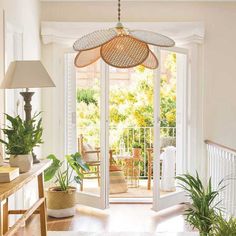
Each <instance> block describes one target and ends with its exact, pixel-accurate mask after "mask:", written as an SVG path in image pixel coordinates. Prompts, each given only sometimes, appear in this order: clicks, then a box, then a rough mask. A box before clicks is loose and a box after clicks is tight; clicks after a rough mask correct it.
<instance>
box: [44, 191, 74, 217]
mask: <svg viewBox="0 0 236 236" xmlns="http://www.w3.org/2000/svg"><path fill="white" fill-rule="evenodd" d="M75 204H76V188H75V187H70V188H69V189H68V191H60V189H59V187H52V188H49V189H48V191H47V208H48V215H49V216H52V217H56V218H62V217H69V216H73V215H74V214H75Z"/></svg>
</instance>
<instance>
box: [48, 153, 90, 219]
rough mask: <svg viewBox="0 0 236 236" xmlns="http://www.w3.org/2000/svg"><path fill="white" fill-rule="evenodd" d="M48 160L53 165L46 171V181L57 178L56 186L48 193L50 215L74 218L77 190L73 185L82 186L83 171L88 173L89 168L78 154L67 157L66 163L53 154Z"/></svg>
mask: <svg viewBox="0 0 236 236" xmlns="http://www.w3.org/2000/svg"><path fill="white" fill-rule="evenodd" d="M47 159H50V160H52V164H51V166H50V167H49V168H47V169H46V170H45V172H44V180H45V181H49V180H51V179H53V177H55V184H56V186H54V187H50V188H49V189H48V191H47V207H48V215H49V216H52V217H56V218H61V217H69V216H73V215H74V213H75V204H76V188H75V187H73V186H72V185H71V183H72V182H73V181H75V182H76V183H78V184H81V181H82V179H83V174H82V171H88V170H89V167H88V166H87V165H86V164H85V163H84V162H83V160H82V158H81V155H80V153H78V152H77V153H75V154H72V155H67V156H66V157H65V159H66V162H65V163H64V161H60V160H59V159H57V158H56V156H55V155H53V154H51V155H49V156H48V157H47ZM64 164H65V165H64Z"/></svg>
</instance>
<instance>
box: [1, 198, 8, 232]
mask: <svg viewBox="0 0 236 236" xmlns="http://www.w3.org/2000/svg"><path fill="white" fill-rule="evenodd" d="M7 231H8V199H5V200H4V201H2V202H0V236H2V235H4V234H5V233H6V232H7Z"/></svg>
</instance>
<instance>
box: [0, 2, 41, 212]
mask: <svg viewBox="0 0 236 236" xmlns="http://www.w3.org/2000/svg"><path fill="white" fill-rule="evenodd" d="M0 9H4V10H5V21H6V23H9V24H11V25H12V26H13V27H14V28H16V29H19V30H20V31H22V33H23V58H22V59H24V60H38V59H40V57H41V44H40V33H39V26H40V3H39V0H1V1H0ZM1 33H2V29H1ZM0 43H1V40H0ZM1 45H2V44H1ZM0 54H1V55H0V68H1V69H0V72H1V74H0V82H1V81H2V79H3V72H2V70H3V65H4V64H3V59H4V57H3V49H2V48H1V47H0ZM1 95H2V96H1V97H0V100H1V103H0V104H3V94H1ZM32 105H33V108H34V110H37V111H40V110H41V98H40V91H37V94H35V95H34V98H33V103H32ZM2 108H3V106H1V110H0V112H1V113H0V116H1V117H2V115H3V110H2ZM35 184H36V183H29V184H28V185H27V187H25V188H24V191H19V192H18V194H17V198H16V199H14V198H11V199H10V207H12V208H14V207H19V208H24V207H27V206H29V205H32V203H33V201H34V199H35V198H36V194H37V192H36V191H35V186H36V185H35Z"/></svg>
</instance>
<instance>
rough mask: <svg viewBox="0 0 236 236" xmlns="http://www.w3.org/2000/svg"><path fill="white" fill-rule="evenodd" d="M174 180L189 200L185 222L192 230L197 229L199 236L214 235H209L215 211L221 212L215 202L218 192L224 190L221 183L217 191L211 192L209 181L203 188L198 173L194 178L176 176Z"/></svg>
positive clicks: (190, 176) (188, 175)
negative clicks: (177, 181)
mask: <svg viewBox="0 0 236 236" xmlns="http://www.w3.org/2000/svg"><path fill="white" fill-rule="evenodd" d="M176 179H177V180H179V181H180V184H179V185H180V187H181V188H182V189H184V190H185V191H186V193H187V196H188V197H189V198H190V200H191V204H190V205H189V204H186V205H187V207H188V208H187V210H186V212H185V215H186V221H187V222H188V223H189V224H190V225H191V226H192V227H193V228H196V229H198V230H199V233H200V235H201V236H208V235H215V234H211V233H212V230H213V227H214V222H215V219H216V217H217V214H216V210H218V211H220V210H221V209H220V208H218V204H219V202H217V201H216V200H217V197H218V195H219V192H220V191H221V190H223V189H224V188H225V186H222V183H223V181H221V182H220V183H219V185H218V189H216V190H213V187H212V183H211V179H209V181H208V185H207V186H206V187H204V184H203V183H202V181H201V180H200V178H199V175H198V173H196V177H194V176H192V175H190V174H184V175H181V176H177V177H176Z"/></svg>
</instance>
